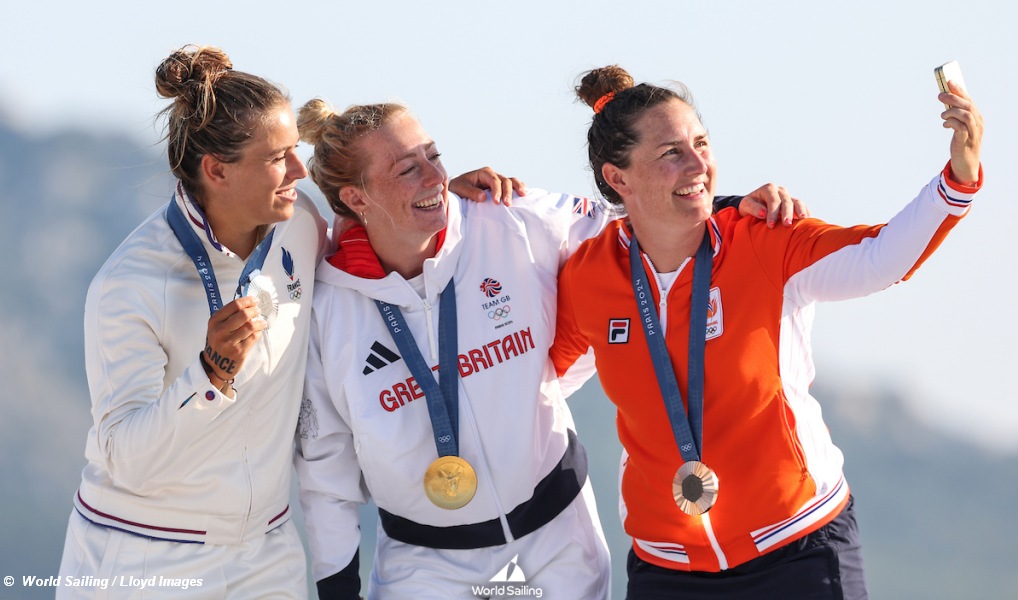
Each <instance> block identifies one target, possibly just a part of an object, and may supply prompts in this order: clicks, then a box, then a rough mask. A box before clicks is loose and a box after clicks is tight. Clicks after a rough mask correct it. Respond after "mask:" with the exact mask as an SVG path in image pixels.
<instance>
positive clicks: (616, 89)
mask: <svg viewBox="0 0 1018 600" xmlns="http://www.w3.org/2000/svg"><path fill="white" fill-rule="evenodd" d="M676 86H677V87H678V88H679V89H678V91H676V90H673V89H671V88H666V87H659V86H656V85H652V84H649V83H641V84H639V85H634V81H633V77H632V76H631V75H630V74H629V73H628V72H627V71H626V70H625V69H623V68H622V67H620V66H618V65H609V66H607V67H602V68H600V69H593V70H591V71H587V72H586V73H584V74H583V75H582V79H581V80H580V84H579V85H577V86H576V88H575V91H576V96H577V97H578V98H579V99H580V100H582V101H583V102H584V103H586V104H587V105H588V106H590V107H591V108H593V107H594V106H595V105H596V104H597V103H598V100H601V98H602V97H604V96H605V95H607V94H613V96H611V97H610V99H608V100H607V102H602V103H601V106H600V107H599V108H600V111H598V112H596V113H595V114H594V120H593V121H591V123H590V129H589V130H588V131H587V155H588V157H589V159H590V167H591V169H593V171H594V181H595V183H596V184H597V189H598V191H600V192H601V194H602V195H603V196H604V197H605V199H606V200H608V202H611V203H612V204H616V205H618V204H621V203H622V198H620V197H619V195H618V193H617V192H616V191H615V190H614V189H613V188H612V187H611V186H610V185H608V182H606V181H605V180H604V175H602V174H601V167H603V166H604V165H605V163H611V164H613V165H615V166H617V167H619V168H622V169H625V168H627V167H628V166H629V154H630V151H631V150H632V148H633V146H635V145H636V144H637V143H639V141H640V139H639V136H638V135H637V132H636V122H637V121H638V120H639V119H640V117H641V116H642V115H643V113H644V112H646V111H647V110H648V109H650V108H653V107H655V106H657V105H659V104H663V103H665V102H669V101H672V100H678V101H679V102H683V103H685V104H687V105H688V106H689V107H691V108H692V109H693V110H694V112H695V111H696V107H695V106H694V105H693V100H692V96H691V95H690V93H689V90H688V89H686V87H685V86H684V85H682V84H680V83H677V84H676ZM696 116H697V118H699V117H700V115H699V113H697V115H696Z"/></svg>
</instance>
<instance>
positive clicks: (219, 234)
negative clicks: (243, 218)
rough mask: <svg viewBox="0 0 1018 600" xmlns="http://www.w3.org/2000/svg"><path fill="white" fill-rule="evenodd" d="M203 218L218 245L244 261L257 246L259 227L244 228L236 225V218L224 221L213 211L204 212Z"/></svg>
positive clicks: (238, 224)
mask: <svg viewBox="0 0 1018 600" xmlns="http://www.w3.org/2000/svg"><path fill="white" fill-rule="evenodd" d="M205 218H206V219H208V222H209V226H211V227H212V231H213V232H214V233H215V234H216V239H217V240H219V243H220V244H222V245H224V246H226V247H227V248H229V249H230V252H233V253H234V254H236V255H237V256H239V257H240V258H242V259H245V260H246V259H247V257H248V256H249V255H250V254H251V252H252V251H253V250H254V248H255V246H256V245H258V237H259V233H260V231H261V227H253V228H252V227H245V226H244V225H242V224H240V223H238V222H237V219H236V218H232V219H231V218H225V219H224V218H221V217H220V216H219V215H216V214H214V211H206V212H205Z"/></svg>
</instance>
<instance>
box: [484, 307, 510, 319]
mask: <svg viewBox="0 0 1018 600" xmlns="http://www.w3.org/2000/svg"><path fill="white" fill-rule="evenodd" d="M488 318H489V319H494V320H496V321H499V320H501V319H507V318H509V305H506V306H500V307H498V308H496V309H495V310H489V311H488Z"/></svg>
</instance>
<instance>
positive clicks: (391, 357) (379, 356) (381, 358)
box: [362, 342, 400, 375]
mask: <svg viewBox="0 0 1018 600" xmlns="http://www.w3.org/2000/svg"><path fill="white" fill-rule="evenodd" d="M399 359H400V356H399V354H396V353H395V352H393V351H392V350H389V349H388V348H386V347H385V346H383V345H382V343H381V342H375V343H374V344H371V352H369V353H368V358H367V363H368V364H366V365H365V366H364V371H362V372H363V373H364V374H365V375H370V374H371V373H374V372H375V371H377V370H378V369H381V368H382V367H385V366H388V365H391V364H392V363H394V362H396V361H397V360H399Z"/></svg>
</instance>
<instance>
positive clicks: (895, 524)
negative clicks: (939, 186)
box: [0, 120, 1018, 600]
mask: <svg viewBox="0 0 1018 600" xmlns="http://www.w3.org/2000/svg"><path fill="white" fill-rule="evenodd" d="M303 187H304V188H305V189H307V190H308V191H309V192H312V191H313V190H312V189H311V188H312V187H313V186H312V185H311V184H310V182H309V183H307V184H305V185H304V186H303ZM169 193H170V180H169V178H168V176H167V167H166V162H165V158H164V157H162V156H160V154H159V152H158V150H156V149H153V148H145V147H139V146H138V144H137V143H136V142H134V141H132V140H131V139H128V138H127V137H124V136H117V135H111V136H108V137H96V136H95V135H93V134H85V133H82V132H78V131H63V132H59V133H54V134H51V135H47V136H46V137H36V136H33V135H32V134H30V133H28V132H24V131H19V130H18V129H17V128H16V127H15V126H14V125H12V124H11V123H9V122H3V121H2V120H0V199H2V206H3V208H4V217H3V219H2V220H0V251H2V256H4V257H5V258H6V260H5V264H7V265H8V267H7V275H6V276H5V277H3V278H2V279H0V309H2V310H0V332H2V338H3V341H2V342H0V397H2V399H3V407H4V409H5V410H4V412H5V417H4V418H3V419H2V420H0V481H2V488H0V531H3V540H4V544H2V546H0V575H4V576H6V575H12V576H14V577H15V578H16V579H17V580H19V581H20V578H21V576H22V575H38V576H43V577H45V576H49V575H55V574H56V571H57V567H58V565H59V561H60V552H61V548H62V546H63V537H64V528H65V525H66V520H67V517H68V515H69V511H70V507H71V502H70V499H71V496H72V494H73V492H74V490H75V488H76V487H77V483H78V478H79V472H80V469H81V467H82V465H83V458H82V452H83V448H84V439H85V434H86V432H87V430H88V427H89V424H90V422H91V417H90V415H89V399H88V393H87V388H86V383H85V378H84V366H83V357H82V324H81V313H82V306H83V304H84V298H85V292H86V289H87V286H88V283H89V281H90V280H91V277H92V275H93V274H94V273H95V271H96V270H97V269H98V268H99V266H100V265H101V264H102V262H103V261H104V260H105V259H106V257H107V256H108V255H109V254H110V253H111V252H112V251H113V249H114V248H115V247H116V246H117V244H119V243H120V241H121V240H122V239H123V238H124V237H125V236H126V235H127V234H128V233H129V232H130V231H131V229H133V228H134V227H135V226H136V225H137V224H138V223H139V222H140V221H141V220H142V219H143V218H144V217H145V216H147V215H148V214H150V213H151V212H152V211H154V210H157V209H158V208H159V207H161V206H162V205H163V204H164V203H165V202H166V200H167V199H168V198H169ZM820 318H821V319H822V318H823V313H822V311H821V316H820ZM820 374H821V377H820V379H819V380H818V381H817V383H816V385H815V387H814V395H815V396H816V397H818V398H820V399H821V401H822V403H823V405H824V407H825V413H826V416H827V422H828V424H829V425H830V428H831V430H832V435H833V437H834V439H835V442H836V443H838V444H839V446H840V447H841V448H842V449H843V450H844V452H845V455H846V458H847V464H846V472H847V475H848V480H849V482H850V484H851V486H852V489H853V492H854V493H855V495H856V500H857V509H858V515H859V519H860V527H861V531H862V537H863V544H864V551H865V558H866V561H867V569H868V576H869V581H870V589H871V597H872V598H874V599H875V600H879V599H902V600H908V599H917V600H937V599H944V600H955V599H958V598H966V597H971V598H991V599H1007V598H1011V599H1015V598H1018V582H1016V581H1015V580H1016V576H1015V575H1014V574H1013V572H1012V571H1010V569H1011V564H1010V563H1011V562H1012V561H1013V559H1014V558H1015V557H1018V547H1016V546H1018V542H1016V540H1018V524H1016V520H1015V518H1014V516H1013V515H1012V514H1011V509H1012V508H1013V505H1014V504H1015V503H1016V501H1018V491H1016V486H1015V482H1018V457H1016V456H1014V455H995V454H991V453H989V452H988V451H986V450H984V449H982V448H981V447H979V446H977V445H976V444H974V443H972V442H970V441H966V440H963V439H958V438H954V437H949V436H948V435H947V434H945V433H943V432H941V431H935V430H931V429H930V428H929V427H928V426H926V425H924V424H923V423H924V421H923V420H920V419H917V418H916V417H915V415H913V414H911V413H910V412H909V409H908V408H906V407H908V406H917V405H919V404H920V403H919V402H917V401H916V400H915V399H909V398H908V397H907V390H900V389H895V388H892V387H888V386H883V385H881V384H880V382H866V381H865V379H866V374H862V373H839V372H838V371H837V366H836V365H824V364H822V361H821V364H820ZM861 382H862V383H861ZM906 400H907V401H906ZM571 405H572V406H573V410H574V413H575V415H576V420H577V425H578V429H579V433H580V437H581V439H583V440H584V441H585V444H586V445H587V448H588V452H589V454H590V461H591V467H592V479H593V481H594V483H595V489H596V492H597V495H598V501H599V507H600V511H601V515H602V520H603V521H604V524H605V531H606V534H607V535H608V537H609V543H610V544H611V548H612V552H613V555H614V557H615V558H616V561H615V564H616V571H615V573H616V575H615V590H616V597H617V598H622V597H623V595H624V589H625V587H624V586H625V573H624V557H625V553H626V550H627V545H626V540H625V537H624V536H623V535H622V533H621V528H620V526H619V524H618V516H617V510H616V507H617V501H616V490H615V482H616V466H617V464H618V457H619V446H618V442H617V441H616V438H615V431H614V416H613V411H612V408H611V405H610V403H609V402H608V401H607V400H606V399H605V398H604V397H603V395H602V394H601V393H600V390H599V388H598V387H597V384H596V382H591V383H590V384H588V385H587V386H586V387H585V388H584V389H583V390H582V391H581V392H579V393H578V394H577V396H576V397H574V398H573V399H572V401H571ZM962 408H963V400H961V401H959V407H958V409H959V410H961V409H962ZM366 514H367V513H366ZM364 529H365V533H366V534H370V533H371V532H372V527H371V526H370V525H366V526H365V527H364ZM366 537H367V538H370V535H368V536H366ZM362 556H363V557H365V561H364V562H365V563H370V560H369V557H370V556H371V549H370V548H365V549H363V550H362ZM0 597H4V598H6V597H13V598H45V597H52V590H50V589H37V590H25V589H21V588H20V585H17V586H16V587H15V588H12V589H10V590H8V589H3V588H0ZM552 600H554V599H552Z"/></svg>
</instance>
